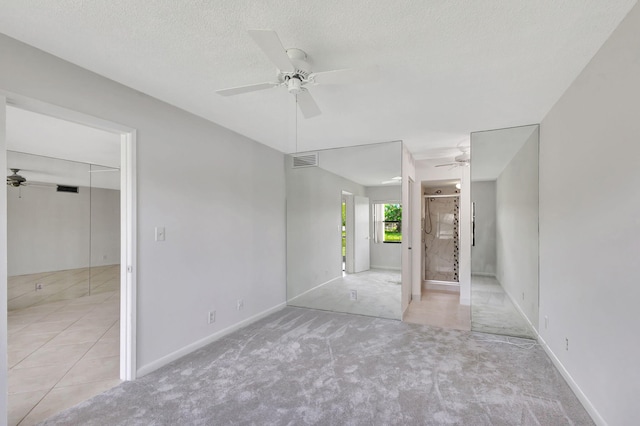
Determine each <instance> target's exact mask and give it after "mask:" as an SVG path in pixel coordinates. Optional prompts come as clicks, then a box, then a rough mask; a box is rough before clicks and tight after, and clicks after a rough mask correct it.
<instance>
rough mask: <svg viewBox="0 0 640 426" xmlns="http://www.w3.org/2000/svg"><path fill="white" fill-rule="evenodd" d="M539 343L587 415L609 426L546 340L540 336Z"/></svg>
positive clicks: (600, 425) (601, 424)
mask: <svg viewBox="0 0 640 426" xmlns="http://www.w3.org/2000/svg"><path fill="white" fill-rule="evenodd" d="M538 343H539V344H540V346H542V349H544V351H545V352H546V353H547V355H548V356H549V358H550V359H551V362H552V363H553V365H554V366H555V367H556V368H557V369H558V371H559V372H560V374H561V375H562V377H564V380H565V381H566V382H567V384H568V385H569V387H570V388H571V390H572V391H573V393H574V394H575V395H576V397H577V398H578V400H579V401H580V403H582V405H583V406H584V408H585V410H587V413H589V415H590V416H591V419H592V420H593V421H594V423H595V424H596V425H598V426H607V422H606V421H605V420H604V419H603V418H602V416H601V415H600V413H599V412H598V410H596V407H594V406H593V404H592V403H591V401H589V398H587V396H586V395H585V394H584V392H582V389H580V386H578V384H577V383H576V382H575V380H573V377H571V374H569V372H568V371H567V369H566V368H564V365H562V363H561V362H560V360H559V359H558V357H557V356H556V354H554V353H553V351H552V350H551V348H550V347H549V345H547V342H545V341H544V339H543V338H542V337H540V335H538Z"/></svg>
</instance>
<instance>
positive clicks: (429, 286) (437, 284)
mask: <svg viewBox="0 0 640 426" xmlns="http://www.w3.org/2000/svg"><path fill="white" fill-rule="evenodd" d="M424 288H425V289H426V290H432V291H448V292H450V293H457V294H460V283H452V282H448V281H437V280H427V281H425V282H424Z"/></svg>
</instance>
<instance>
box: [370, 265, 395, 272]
mask: <svg viewBox="0 0 640 426" xmlns="http://www.w3.org/2000/svg"><path fill="white" fill-rule="evenodd" d="M369 269H386V270H388V271H402V268H401V267H398V266H383V265H370V266H369Z"/></svg>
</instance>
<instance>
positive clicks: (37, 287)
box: [36, 283, 42, 291]
mask: <svg viewBox="0 0 640 426" xmlns="http://www.w3.org/2000/svg"><path fill="white" fill-rule="evenodd" d="M38 290H42V284H41V283H36V291H38Z"/></svg>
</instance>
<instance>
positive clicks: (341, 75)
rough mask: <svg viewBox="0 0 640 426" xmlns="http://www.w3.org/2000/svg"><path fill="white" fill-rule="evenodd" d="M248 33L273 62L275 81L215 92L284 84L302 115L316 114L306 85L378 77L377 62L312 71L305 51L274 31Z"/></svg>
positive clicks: (232, 92)
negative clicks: (289, 45) (286, 45)
mask: <svg viewBox="0 0 640 426" xmlns="http://www.w3.org/2000/svg"><path fill="white" fill-rule="evenodd" d="M249 35H250V36H251V38H252V39H253V41H255V42H256V44H257V45H258V47H260V48H261V49H262V51H263V52H264V53H265V54H266V55H267V57H268V58H269V59H270V60H271V62H273V63H274V64H275V66H276V68H277V73H276V80H277V81H273V82H266V83H258V84H250V85H248V86H240V87H232V88H229V89H222V90H216V93H218V94H219V95H222V96H232V95H239V94H242V93H248V92H254V91H257V90H263V89H270V88H272V87H280V86H284V87H286V88H287V90H288V91H289V93H291V94H293V95H295V96H296V100H297V103H298V108H300V111H301V112H302V114H303V115H304V117H305V118H312V117H315V116H317V115H320V114H321V111H320V108H319V107H318V104H316V102H315V100H314V99H313V97H311V94H310V93H309V91H308V89H307V87H306V86H312V85H316V84H354V83H370V82H374V81H376V80H378V77H379V73H378V67H377V66H373V67H369V68H362V69H340V70H333V71H322V72H312V68H311V62H310V60H309V57H308V56H307V54H306V53H305V52H304V51H302V50H300V49H296V48H290V49H285V48H284V47H283V45H282V42H281V41H280V38H279V37H278V34H276V32H275V31H271V30H249Z"/></svg>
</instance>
